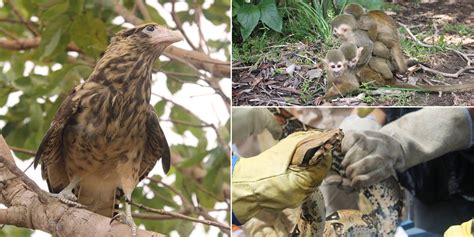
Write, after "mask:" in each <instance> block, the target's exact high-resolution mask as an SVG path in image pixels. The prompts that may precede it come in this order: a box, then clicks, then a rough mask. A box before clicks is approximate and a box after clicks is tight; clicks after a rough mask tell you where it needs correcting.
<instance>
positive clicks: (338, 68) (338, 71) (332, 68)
mask: <svg viewBox="0 0 474 237" xmlns="http://www.w3.org/2000/svg"><path fill="white" fill-rule="evenodd" d="M328 68H329V73H332V75H333V76H334V77H336V78H338V77H340V76H341V75H342V72H343V71H344V61H338V62H329V63H328Z"/></svg>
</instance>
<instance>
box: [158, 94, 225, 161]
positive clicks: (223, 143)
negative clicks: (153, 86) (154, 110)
mask: <svg viewBox="0 0 474 237" xmlns="http://www.w3.org/2000/svg"><path fill="white" fill-rule="evenodd" d="M151 94H152V95H154V96H157V97H159V98H161V99H162V100H164V101H167V102H170V103H172V104H174V105H177V106H180V107H181V108H182V109H184V110H185V111H186V113H189V114H192V115H194V117H196V118H198V119H199V121H200V122H201V124H205V125H206V126H208V127H211V128H212V129H213V130H214V132H215V133H216V136H217V141H218V142H219V144H220V145H221V146H222V147H223V148H224V151H225V154H226V156H227V158H229V159H230V156H229V154H230V147H229V144H227V142H225V141H224V139H222V137H221V135H220V133H219V131H218V130H217V127H216V126H215V125H214V124H210V123H207V122H205V121H204V120H202V119H201V118H199V117H198V116H196V115H195V114H194V113H193V112H191V110H189V109H186V108H185V107H184V106H182V105H180V104H178V103H176V102H174V101H172V100H170V99H168V98H166V97H164V96H161V95H158V94H156V93H151Z"/></svg>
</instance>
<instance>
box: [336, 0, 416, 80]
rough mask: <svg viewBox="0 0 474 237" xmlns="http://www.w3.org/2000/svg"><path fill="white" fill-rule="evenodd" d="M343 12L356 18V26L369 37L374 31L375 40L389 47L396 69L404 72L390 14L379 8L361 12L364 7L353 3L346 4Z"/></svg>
mask: <svg viewBox="0 0 474 237" xmlns="http://www.w3.org/2000/svg"><path fill="white" fill-rule="evenodd" d="M344 12H345V13H347V14H350V15H352V16H354V19H357V20H358V21H357V23H358V28H359V29H361V30H366V31H368V35H371V38H373V37H374V35H373V34H374V31H375V32H376V40H377V41H380V42H382V43H383V44H384V45H385V46H387V47H388V48H389V49H390V55H391V59H392V61H393V64H394V66H395V69H396V71H398V72H400V73H405V72H406V70H407V63H406V60H405V58H404V56H403V53H402V50H401V45H400V36H399V34H398V28H397V24H396V23H395V21H394V20H393V19H392V18H391V17H390V16H388V15H387V14H385V12H383V11H380V10H372V11H368V12H367V13H366V14H363V13H364V12H365V9H364V8H363V7H362V6H360V5H359V4H355V3H354V4H349V5H347V7H346V8H345V9H344ZM374 41H375V40H374Z"/></svg>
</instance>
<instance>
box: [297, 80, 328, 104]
mask: <svg viewBox="0 0 474 237" xmlns="http://www.w3.org/2000/svg"><path fill="white" fill-rule="evenodd" d="M318 85H319V84H318V83H316V82H315V81H314V80H311V79H308V78H305V79H304V80H303V82H302V83H301V85H300V90H301V96H300V100H301V103H302V104H303V105H313V103H314V99H315V98H316V97H318V94H319V95H322V94H323V88H322V87H319V86H318Z"/></svg>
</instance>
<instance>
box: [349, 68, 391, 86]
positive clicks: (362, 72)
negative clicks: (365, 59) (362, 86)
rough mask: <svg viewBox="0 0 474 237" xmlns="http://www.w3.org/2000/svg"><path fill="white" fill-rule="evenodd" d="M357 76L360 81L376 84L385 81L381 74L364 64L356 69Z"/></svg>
mask: <svg viewBox="0 0 474 237" xmlns="http://www.w3.org/2000/svg"><path fill="white" fill-rule="evenodd" d="M356 75H357V78H358V80H359V82H361V83H364V82H365V83H369V82H370V83H374V84H375V85H377V86H384V85H385V84H386V83H387V82H386V81H385V79H384V78H383V76H382V75H381V74H380V73H379V72H376V71H374V69H372V68H370V67H369V65H364V66H362V67H360V68H358V69H357V73H356Z"/></svg>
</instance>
